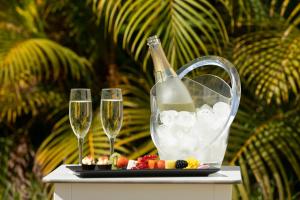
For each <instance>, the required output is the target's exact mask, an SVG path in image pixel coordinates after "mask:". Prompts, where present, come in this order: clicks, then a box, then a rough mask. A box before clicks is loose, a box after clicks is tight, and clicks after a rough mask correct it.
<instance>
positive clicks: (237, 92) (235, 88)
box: [177, 56, 241, 127]
mask: <svg viewBox="0 0 300 200" xmlns="http://www.w3.org/2000/svg"><path fill="white" fill-rule="evenodd" d="M207 65H213V66H218V67H221V68H223V69H224V70H225V71H226V72H227V73H228V74H229V76H230V81H231V91H230V92H231V97H232V103H231V111H230V117H229V119H228V121H227V126H228V127H229V126H230V125H231V123H232V121H233V119H234V117H235V115H236V113H237V110H238V107H239V104H240V98H241V82H240V77H239V74H238V72H237V70H236V69H235V67H234V66H233V64H232V63H231V62H229V61H228V60H226V59H225V58H222V57H219V56H203V57H200V58H197V59H195V60H193V61H191V62H189V63H187V64H186V65H184V66H182V67H181V68H180V69H179V70H177V74H178V76H179V78H180V79H182V78H183V77H184V76H185V75H187V74H188V73H189V72H191V71H193V70H194V69H197V68H201V67H204V66H207Z"/></svg>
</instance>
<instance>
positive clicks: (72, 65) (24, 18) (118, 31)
mask: <svg viewBox="0 0 300 200" xmlns="http://www.w3.org/2000/svg"><path fill="white" fill-rule="evenodd" d="M299 24H300V3H299V1H298V0H57V1H53V0H52V1H50V0H9V1H7V0H0V127H1V129H0V130H1V131H0V196H1V197H2V198H3V199H47V198H51V195H52V192H53V188H52V185H48V184H47V185H46V184H44V183H42V181H41V178H42V177H43V175H46V174H47V173H49V172H51V171H52V170H53V169H55V168H56V167H57V166H59V165H60V164H63V163H77V162H78V160H77V159H78V150H77V139H76V137H75V135H74V134H73V132H72V130H71V127H70V124H69V119H68V103H69V92H70V89H71V88H75V87H88V88H91V90H92V97H93V110H94V114H93V116H94V117H93V123H92V127H91V129H90V131H89V133H88V135H87V136H86V137H85V145H84V154H85V155H87V154H91V155H94V156H99V155H103V154H108V150H109V145H108V140H107V137H106V135H105V134H104V133H103V131H102V128H101V123H100V119H99V105H100V91H101V89H102V88H104V87H120V88H122V90H123V95H124V121H123V127H122V130H121V133H120V134H119V136H118V137H117V140H116V151H117V152H119V153H121V154H123V155H126V156H128V157H130V158H133V159H134V158H137V157H138V156H140V155H144V154H153V153H156V150H155V147H154V145H153V143H152V140H151V138H150V135H149V115H150V110H149V108H150V107H149V105H150V104H149V90H150V88H151V87H152V85H153V84H154V82H153V65H152V61H151V59H149V57H150V55H149V53H148V51H147V50H148V48H147V46H146V38H147V37H149V36H151V35H153V34H157V35H159V37H160V39H161V41H162V44H163V48H164V50H165V53H166V55H167V57H168V59H169V61H170V63H171V65H172V66H173V67H174V68H175V69H178V68H179V67H180V66H182V65H183V64H185V63H187V62H188V61H191V60H193V59H194V58H197V57H199V56H203V55H209V54H210V55H219V56H223V57H225V58H227V59H228V60H230V61H231V62H232V63H234V65H235V66H236V67H237V69H238V71H239V74H240V77H241V82H242V99H241V105H240V108H239V112H238V115H237V117H236V119H235V121H234V124H233V125H232V127H231V130H230V137H229V143H228V147H227V153H226V156H225V160H224V162H223V164H224V165H239V166H240V167H241V169H242V176H243V184H241V185H238V186H236V187H235V189H234V192H233V197H234V199H300V183H299V180H300V111H299V109H300V95H299V91H300V25H299Z"/></svg>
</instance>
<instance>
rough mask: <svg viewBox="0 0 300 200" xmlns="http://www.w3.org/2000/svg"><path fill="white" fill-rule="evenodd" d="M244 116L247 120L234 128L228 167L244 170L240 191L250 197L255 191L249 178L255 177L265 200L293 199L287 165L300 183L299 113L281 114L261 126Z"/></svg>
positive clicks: (235, 124)
mask: <svg viewBox="0 0 300 200" xmlns="http://www.w3.org/2000/svg"><path fill="white" fill-rule="evenodd" d="M243 115H247V116H248V117H247V118H248V119H246V118H245V119H243V118H241V117H240V116H238V117H237V120H238V121H239V122H235V123H234V124H233V126H232V129H231V132H230V138H229V143H228V145H229V146H228V150H227V159H229V160H230V162H229V163H230V164H235V165H240V166H241V169H242V174H243V180H244V182H243V185H239V186H238V188H237V189H238V190H239V191H240V194H241V195H243V194H244V196H245V197H248V196H250V194H252V193H253V190H255V187H253V185H251V182H252V181H250V177H255V179H256V181H257V183H258V186H257V187H258V188H259V190H261V192H262V194H263V196H264V198H265V199H274V198H279V199H285V198H288V199H291V197H292V192H291V189H290V183H289V173H288V172H287V171H286V170H285V169H286V165H287V163H288V165H289V166H290V167H291V169H292V170H293V171H292V172H293V173H294V174H295V175H296V176H297V179H298V180H300V164H299V163H300V162H299V157H300V153H299V152H300V151H299V150H300V137H299V130H300V127H299V122H300V118H299V111H298V110H296V111H292V112H287V114H285V115H282V114H279V115H277V116H274V117H272V118H271V119H269V120H266V121H262V122H260V123H256V122H255V121H260V119H256V120H255V119H254V120H253V118H255V117H253V116H251V114H249V113H248V114H246V113H244V114H243ZM251 119H252V120H251ZM242 121H244V123H243V124H244V125H243V126H242V125H240V124H241V122H242ZM241 131H243V134H240V133H241Z"/></svg>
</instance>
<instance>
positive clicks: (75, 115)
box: [69, 101, 92, 138]
mask: <svg viewBox="0 0 300 200" xmlns="http://www.w3.org/2000/svg"><path fill="white" fill-rule="evenodd" d="M69 109H70V110H69V119H70V124H71V127H72V129H73V132H74V133H75V135H76V136H77V137H80V138H84V137H85V135H86V134H87V132H88V130H89V128H90V125H91V122H92V101H70V106H69Z"/></svg>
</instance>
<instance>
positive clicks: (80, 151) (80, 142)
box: [78, 137, 83, 165]
mask: <svg viewBox="0 0 300 200" xmlns="http://www.w3.org/2000/svg"><path fill="white" fill-rule="evenodd" d="M82 145H83V138H80V137H79V138H78V149H79V164H80V165H81V164H82Z"/></svg>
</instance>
